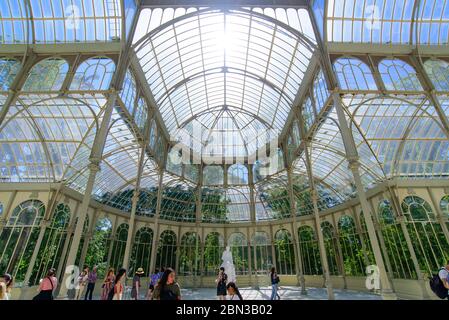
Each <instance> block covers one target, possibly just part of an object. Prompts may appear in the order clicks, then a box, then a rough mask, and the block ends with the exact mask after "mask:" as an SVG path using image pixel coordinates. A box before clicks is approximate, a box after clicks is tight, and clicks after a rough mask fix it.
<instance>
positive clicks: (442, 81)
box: [424, 59, 449, 91]
mask: <svg viewBox="0 0 449 320" xmlns="http://www.w3.org/2000/svg"><path fill="white" fill-rule="evenodd" d="M424 69H425V70H426V72H427V75H428V76H429V78H430V80H431V81H432V83H433V86H434V87H435V89H436V90H437V91H449V63H447V62H446V61H443V60H438V59H429V60H427V61H426V62H424Z"/></svg>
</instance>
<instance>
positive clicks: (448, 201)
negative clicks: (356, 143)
mask: <svg viewBox="0 0 449 320" xmlns="http://www.w3.org/2000/svg"><path fill="white" fill-rule="evenodd" d="M0 207H1V205H0ZM440 208H441V212H442V213H443V214H444V215H445V216H449V195H445V196H444V197H443V198H441V201H440ZM0 211H1V210H0Z"/></svg>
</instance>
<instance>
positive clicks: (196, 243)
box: [179, 232, 201, 276]
mask: <svg viewBox="0 0 449 320" xmlns="http://www.w3.org/2000/svg"><path fill="white" fill-rule="evenodd" d="M200 251H201V242H200V236H199V235H198V234H197V233H195V232H187V233H186V234H185V235H183V236H182V238H181V247H180V255H179V274H180V275H183V276H194V275H199V274H200V262H201V252H200Z"/></svg>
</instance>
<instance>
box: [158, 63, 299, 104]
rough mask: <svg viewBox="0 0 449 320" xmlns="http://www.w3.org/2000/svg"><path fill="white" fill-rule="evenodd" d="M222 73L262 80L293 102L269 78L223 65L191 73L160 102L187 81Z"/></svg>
mask: <svg viewBox="0 0 449 320" xmlns="http://www.w3.org/2000/svg"><path fill="white" fill-rule="evenodd" d="M218 69H219V70H218ZM214 70H217V71H216V72H211V71H214ZM230 70H236V71H240V73H239V72H232V71H231V72H229V71H230ZM221 73H223V74H228V73H229V74H237V75H241V76H243V77H245V78H251V79H253V80H256V81H259V82H262V84H264V85H266V86H268V87H270V88H271V89H273V90H274V91H276V92H277V93H279V95H280V96H281V97H282V98H284V100H285V101H286V102H287V103H288V104H292V102H293V101H292V100H290V98H289V99H287V97H286V95H285V93H284V92H283V91H282V89H280V88H278V87H277V86H276V85H274V84H273V83H271V82H270V81H268V80H267V79H263V78H262V77H260V76H258V75H256V74H254V73H252V72H249V71H247V70H243V69H237V68H229V67H221V68H214V69H206V70H203V71H200V72H198V73H195V74H193V75H191V76H189V77H187V78H185V79H183V80H181V81H179V82H178V83H176V84H175V85H174V86H172V87H171V88H170V89H169V90H168V91H166V92H165V93H164V94H163V95H162V96H161V99H159V104H163V103H164V102H165V99H168V98H169V96H170V95H171V94H172V93H174V92H175V91H176V90H177V89H178V88H180V87H181V86H182V85H184V84H186V83H188V82H190V81H194V80H197V79H200V78H206V77H207V76H210V75H214V74H221ZM164 96H165V98H163V97H164ZM162 98H163V99H162Z"/></svg>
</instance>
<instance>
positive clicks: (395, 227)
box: [377, 200, 416, 279]
mask: <svg viewBox="0 0 449 320" xmlns="http://www.w3.org/2000/svg"><path fill="white" fill-rule="evenodd" d="M377 215H378V217H379V222H380V227H381V230H382V236H383V238H384V243H385V247H386V249H387V254H388V258H389V260H390V265H391V268H392V270H391V271H392V272H393V276H394V278H399V279H416V272H415V268H414V266H413V261H412V260H411V255H410V252H409V250H408V247H407V243H406V240H405V237H404V233H403V232H402V228H401V226H400V224H399V223H397V222H396V221H395V217H394V214H393V208H392V207H391V205H390V202H389V201H388V200H382V201H381V202H380V203H379V207H378V214H377Z"/></svg>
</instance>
